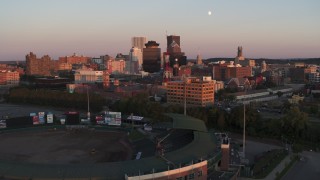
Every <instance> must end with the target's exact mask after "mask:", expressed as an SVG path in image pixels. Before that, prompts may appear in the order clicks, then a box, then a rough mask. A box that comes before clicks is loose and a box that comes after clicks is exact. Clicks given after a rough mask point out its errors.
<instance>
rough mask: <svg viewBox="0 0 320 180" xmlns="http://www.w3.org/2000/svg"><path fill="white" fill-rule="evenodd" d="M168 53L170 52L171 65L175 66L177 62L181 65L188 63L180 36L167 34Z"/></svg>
mask: <svg viewBox="0 0 320 180" xmlns="http://www.w3.org/2000/svg"><path fill="white" fill-rule="evenodd" d="M167 53H168V54H169V60H170V66H171V67H174V65H175V64H176V63H178V65H179V66H182V65H187V57H186V56H185V54H184V52H181V46H180V36H176V35H170V36H167Z"/></svg>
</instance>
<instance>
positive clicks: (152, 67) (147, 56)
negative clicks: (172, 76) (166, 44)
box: [142, 41, 161, 73]
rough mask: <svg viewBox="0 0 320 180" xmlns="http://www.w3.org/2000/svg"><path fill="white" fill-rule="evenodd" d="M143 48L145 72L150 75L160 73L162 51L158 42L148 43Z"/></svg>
mask: <svg viewBox="0 0 320 180" xmlns="http://www.w3.org/2000/svg"><path fill="white" fill-rule="evenodd" d="M145 45H146V48H143V64H142V67H143V70H144V71H146V72H149V73H154V72H159V71H160V69H161V49H160V48H159V44H158V43H157V42H156V41H148V43H146V44H145Z"/></svg>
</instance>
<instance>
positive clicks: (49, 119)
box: [47, 112, 53, 124]
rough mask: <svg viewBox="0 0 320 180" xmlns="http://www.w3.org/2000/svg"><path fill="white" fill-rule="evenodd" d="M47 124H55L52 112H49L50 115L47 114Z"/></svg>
mask: <svg viewBox="0 0 320 180" xmlns="http://www.w3.org/2000/svg"><path fill="white" fill-rule="evenodd" d="M47 123H48V124H52V123H53V114H52V113H51V112H48V114H47Z"/></svg>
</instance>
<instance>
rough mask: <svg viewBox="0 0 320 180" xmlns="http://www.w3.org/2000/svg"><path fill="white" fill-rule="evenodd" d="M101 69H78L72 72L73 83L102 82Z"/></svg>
mask: <svg viewBox="0 0 320 180" xmlns="http://www.w3.org/2000/svg"><path fill="white" fill-rule="evenodd" d="M103 81H104V77H103V71H92V70H89V69H78V70H76V71H75V74H74V83H75V84H83V83H85V84H88V83H89V84H94V83H103Z"/></svg>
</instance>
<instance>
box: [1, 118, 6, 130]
mask: <svg viewBox="0 0 320 180" xmlns="http://www.w3.org/2000/svg"><path fill="white" fill-rule="evenodd" d="M3 128H7V122H6V120H0V129H3Z"/></svg>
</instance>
